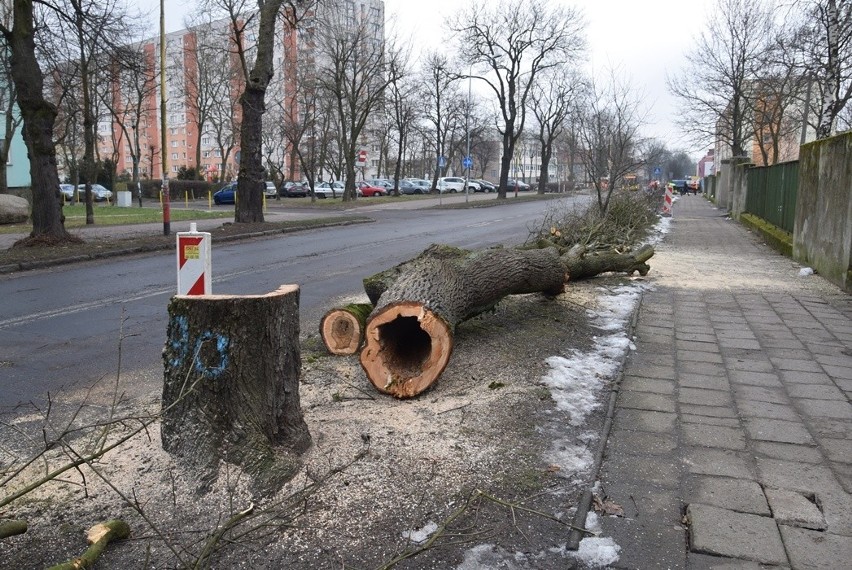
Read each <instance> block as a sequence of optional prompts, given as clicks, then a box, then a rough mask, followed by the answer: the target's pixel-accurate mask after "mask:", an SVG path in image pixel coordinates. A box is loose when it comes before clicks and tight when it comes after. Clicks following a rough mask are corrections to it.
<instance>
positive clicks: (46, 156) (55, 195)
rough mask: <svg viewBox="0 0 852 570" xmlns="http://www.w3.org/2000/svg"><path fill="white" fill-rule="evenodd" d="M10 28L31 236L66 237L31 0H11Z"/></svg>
mask: <svg viewBox="0 0 852 570" xmlns="http://www.w3.org/2000/svg"><path fill="white" fill-rule="evenodd" d="M13 10H14V14H13V18H12V22H13V23H12V29H11V31H9V33H7V34H5V36H6V40H7V43H8V45H9V48H10V51H11V54H10V57H9V65H10V67H11V70H12V80H13V81H14V83H15V90H16V96H17V100H18V108H19V109H20V110H21V117H22V118H23V121H24V129H23V135H24V141H25V142H26V143H27V151H28V157H29V159H30V184H31V186H32V189H33V206H32V221H33V230H32V232H31V233H30V237H31V238H39V239H44V238H47V239H48V240H50V241H68V240H70V239H71V235H70V234H69V233H68V232H67V231H66V230H65V216H64V215H63V214H62V199H61V196H60V193H59V173H58V171H57V168H56V147H55V146H54V143H53V127H54V123H55V121H56V115H57V111H56V107H55V106H54V105H53V104H52V103H50V102H49V101H47V100H46V99H45V98H44V95H43V92H44V90H43V87H44V78H43V75H42V71H41V67H40V66H39V63H38V59H36V55H35V30H34V25H33V2H32V0H15V1H14V6H13Z"/></svg>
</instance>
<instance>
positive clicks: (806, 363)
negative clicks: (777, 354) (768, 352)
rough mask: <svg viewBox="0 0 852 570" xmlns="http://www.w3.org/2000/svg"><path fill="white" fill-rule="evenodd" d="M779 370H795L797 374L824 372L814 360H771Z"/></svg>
mask: <svg viewBox="0 0 852 570" xmlns="http://www.w3.org/2000/svg"><path fill="white" fill-rule="evenodd" d="M770 360H771V361H772V364H774V365H775V366H776V367H778V370H794V371H796V372H822V369H820V367H819V364H818V363H816V362H815V361H813V360H805V359H801V358H770Z"/></svg>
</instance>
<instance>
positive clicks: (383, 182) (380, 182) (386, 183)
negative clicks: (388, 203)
mask: <svg viewBox="0 0 852 570" xmlns="http://www.w3.org/2000/svg"><path fill="white" fill-rule="evenodd" d="M364 182H366V183H368V184H369V185H370V186H381V187H382V188H384V189H385V190H387V191H388V193H390V191H391V190H392V189H393V182H391V181H390V180H388V179H387V178H368V179H366V180H364Z"/></svg>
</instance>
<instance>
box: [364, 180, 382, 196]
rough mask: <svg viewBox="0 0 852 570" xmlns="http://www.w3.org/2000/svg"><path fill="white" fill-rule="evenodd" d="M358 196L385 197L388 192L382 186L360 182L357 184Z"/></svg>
mask: <svg viewBox="0 0 852 570" xmlns="http://www.w3.org/2000/svg"><path fill="white" fill-rule="evenodd" d="M356 187H357V189H358V195H359V196H365V197H367V198H369V197H371V196H387V195H388V191H387V188H385V187H384V186H373V185H372V184H370V183H369V182H367V181H366V180H362V181H361V182H359V183H358V184H357V186H356Z"/></svg>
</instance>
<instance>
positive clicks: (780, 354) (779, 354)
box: [763, 347, 811, 360]
mask: <svg viewBox="0 0 852 570" xmlns="http://www.w3.org/2000/svg"><path fill="white" fill-rule="evenodd" d="M763 354H765V355H766V356H767V357H768V358H798V359H801V360H807V359H809V358H811V353H810V352H808V351H807V350H804V347H803V348H801V349H795V348H775V347H764V349H763Z"/></svg>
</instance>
